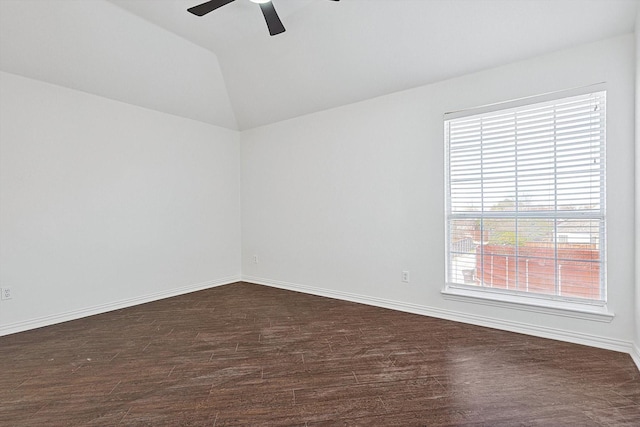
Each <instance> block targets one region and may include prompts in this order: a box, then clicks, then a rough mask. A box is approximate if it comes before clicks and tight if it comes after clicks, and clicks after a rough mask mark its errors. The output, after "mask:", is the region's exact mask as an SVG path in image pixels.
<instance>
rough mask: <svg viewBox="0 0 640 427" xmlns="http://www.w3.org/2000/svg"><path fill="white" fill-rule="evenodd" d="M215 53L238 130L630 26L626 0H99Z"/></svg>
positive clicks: (632, 1) (631, 9) (631, 3)
mask: <svg viewBox="0 0 640 427" xmlns="http://www.w3.org/2000/svg"><path fill="white" fill-rule="evenodd" d="M111 1H112V2H113V3H115V4H117V5H119V6H121V7H123V8H125V9H127V10H129V11H131V12H132V13H134V14H136V15H138V16H140V17H142V18H144V19H146V20H149V21H151V22H153V23H155V24H157V25H160V26H162V27H164V28H166V29H168V30H170V31H172V32H174V33H176V34H178V35H180V36H182V37H184V38H186V39H189V40H191V41H193V42H194V43H196V44H198V45H200V46H203V47H205V48H207V49H210V50H211V51H213V52H215V53H216V54H217V56H218V59H219V61H220V65H221V68H222V73H223V76H224V79H225V83H226V85H227V89H228V91H229V96H230V99H231V104H232V107H233V110H234V112H235V115H236V119H237V121H238V124H239V127H240V128H241V129H246V128H251V127H255V126H259V125H262V124H266V123H272V122H276V121H280V120H283V119H287V118H291V117H295V116H299V115H302V114H306V113H311V112H315V111H319V110H323V109H327V108H332V107H336V106H339V105H343V104H347V103H352V102H355V101H359V100H363V99H368V98H371V97H375V96H379V95H383V94H387V93H391V92H395V91H399V90H403V89H408V88H412V87H416V86H420V85H424V84H427V83H431V82H434V81H438V80H443V79H447V78H450V77H453V76H458V75H462V74H466V73H470V72H473V71H477V70H481V69H485V68H489V67H494V66H497V65H501V64H504V63H508V62H512V61H516V60H519V59H524V58H527V57H531V56H534V55H539V54H543V53H546V52H550V51H556V50H560V49H563V48H566V47H570V46H573V45H576V44H580V43H585V42H590V41H595V40H598V39H603V38H608V37H612V36H615V35H619V34H623V33H628V32H632V31H633V29H634V24H635V10H636V5H637V1H636V0H342V1H340V2H333V1H328V0H273V4H274V6H275V7H276V9H277V10H278V12H279V14H280V15H281V19H282V21H283V23H284V25H285V27H286V28H287V32H285V33H283V34H281V35H278V36H274V37H270V36H269V35H268V32H267V29H266V26H265V23H264V20H263V17H262V14H261V12H260V8H259V7H258V6H257V5H255V4H253V3H251V2H250V1H248V0H236V1H235V2H234V3H231V4H228V5H226V6H224V7H222V8H220V9H218V10H216V11H214V12H212V13H210V14H208V15H205V16H204V17H196V16H193V15H191V14H190V13H187V12H186V9H187V8H188V7H191V6H193V5H196V4H199V3H202V2H203V1H200V0H148V1H145V0H111Z"/></svg>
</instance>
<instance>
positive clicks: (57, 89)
mask: <svg viewBox="0 0 640 427" xmlns="http://www.w3.org/2000/svg"><path fill="white" fill-rule="evenodd" d="M239 156H240V148H239V140H238V133H237V132H236V131H232V130H228V129H224V128H220V127H217V126H213V125H209V124H205V123H202V122H197V121H193V120H189V119H184V118H181V117H177V116H173V115H169V114H165V113H160V112H157V111H152V110H148V109H145V108H141V107H137V106H132V105H128V104H124V103H121V102H118V101H113V100H109V99H106V98H101V97H98V96H95V95H90V94H87V93H84V92H80V91H75V90H72V89H67V88H63V87H61V86H55V85H52V84H49V83H44V82H41V81H37V80H31V79H28V78H25V77H20V76H17V75H14V74H9V73H5V72H0V266H1V268H0V286H9V287H11V289H12V293H13V299H12V300H7V301H0V335H2V334H5V333H10V332H14V331H17V330H23V329H28V328H30V327H35V326H40V325H42V324H48V323H55V322H56V321H60V320H66V319H68V318H73V317H79V316H82V315H86V314H91V313H94V312H99V311H104V310H108V309H111V308H115V307H120V306H126V305H131V304H134V303H139V302H143V301H147V300H150V299H155V298H160V297H164V296H169V295H174V294H177V293H181V292H185V291H187V290H191V289H199V288H202V287H209V286H213V285H216V284H220V283H228V282H232V281H235V280H237V279H238V278H239V277H240V262H239V259H240V223H239V218H240V210H239V206H240V199H239V164H240V158H239Z"/></svg>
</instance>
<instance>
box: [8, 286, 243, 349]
mask: <svg viewBox="0 0 640 427" xmlns="http://www.w3.org/2000/svg"><path fill="white" fill-rule="evenodd" d="M240 280H241V278H240V276H239V275H238V276H230V277H225V278H223V279H220V280H210V281H207V282H201V283H196V284H193V285H189V286H182V287H180V288H173V289H170V290H167V291H162V292H156V293H153V294H147V295H143V296H139V297H134V298H128V299H125V300H120V301H115V302H112V303H107V304H100V305H96V306H93V307H89V308H83V309H80V310H74V311H69V312H66V313H58V314H54V315H51V316H44V317H39V318H36V319H30V320H26V321H22V322H16V323H9V324H7V325H0V336H4V335H9V334H15V333H17V332H24V331H28V330H30V329H36V328H41V327H44V326H50V325H54V324H56V323H62V322H68V321H70V320H76V319H80V318H82V317H87V316H93V315H95V314H102V313H106V312H108V311H113V310H120V309H122V308H127V307H132V306H134V305H139V304H145V303H148V302H153V301H158V300H161V299H165V298H171V297H175V296H178V295H183V294H188V293H190V292H195V291H201V290H204V289H209V288H214V287H216V286H222V285H228V284H230V283H235V282H239V281H240Z"/></svg>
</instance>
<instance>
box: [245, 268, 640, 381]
mask: <svg viewBox="0 0 640 427" xmlns="http://www.w3.org/2000/svg"><path fill="white" fill-rule="evenodd" d="M242 280H243V281H245V282H250V283H255V284H259V285H265V286H271V287H275V288H280V289H287V290H290V291H297V292H303V293H307V294H312V295H317V296H322V297H328V298H336V299H340V300H345V301H351V302H356V303H360V304H366V305H372V306H376V307H382V308H389V309H392V310H398V311H403V312H407V313H413V314H421V315H424V316H430V317H436V318H439V319H445V320H452V321H455V322H461V323H468V324H471V325H476V326H484V327H488V328H493V329H500V330H504V331H509V332H516V333H520V334H525V335H532V336H536V337H541V338H549V339H554V340H558V341H565V342H570V343H574V344H582V345H587V346H590V347H597V348H603V349H606V350H613V351H619V352H622V353H628V354H630V355H631V356H632V357H633V358H634V361H635V363H636V365H638V368H639V369H640V363H639V362H640V351H639V349H638V347H637V346H634V344H633V343H632V342H629V341H624V340H619V339H615V338H607V337H601V336H597V335H591V334H585V333H581V332H573V331H567V330H564V329H558V328H549V327H546V326H538V325H532V324H528V323H521V322H513V321H509V320H504V319H497V318H493V317H486V316H479V315H476V314H469V313H463V312H459V311H453V310H445V309H441V308H436V307H428V306H423V305H418V304H412V303H407V302H401V301H393V300H387V299H383V298H376V297H371V296H366V295H358V294H352V293H347V292H341V291H335V290H331V289H323V288H316V287H312V286H305V285H299V284H295V283H288V282H281V281H277V280H270V279H263V278H260V277H252V276H243V277H242ZM634 348H635V353H636V354H635V356H634V354H633V351H634Z"/></svg>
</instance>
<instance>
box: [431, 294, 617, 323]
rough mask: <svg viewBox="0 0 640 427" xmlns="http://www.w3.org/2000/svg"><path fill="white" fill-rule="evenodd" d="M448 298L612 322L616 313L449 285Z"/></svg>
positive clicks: (573, 304)
mask: <svg viewBox="0 0 640 427" xmlns="http://www.w3.org/2000/svg"><path fill="white" fill-rule="evenodd" d="M442 296H443V298H444V299H446V300H451V301H461V302H467V303H473V304H482V305H488V306H492V307H501V308H509V309H513V310H518V311H531V312H534V313H543V314H551V315H554V316H563V317H571V318H574V319H583V320H592V321H595V322H604V323H610V322H611V321H612V320H613V318H614V317H615V314H614V313H612V312H610V311H608V310H607V306H606V304H605V305H588V304H580V303H573V302H566V301H553V300H541V299H536V298H532V297H526V296H520V295H507V294H504V295H502V294H487V293H486V292H482V291H474V290H473V289H462V288H456V287H447V288H445V289H444V290H442Z"/></svg>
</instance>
